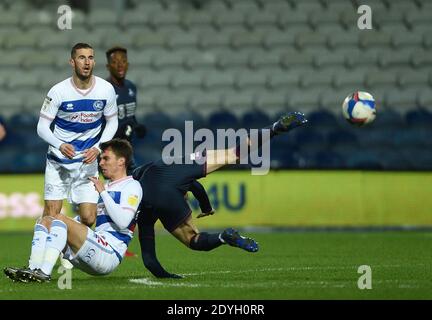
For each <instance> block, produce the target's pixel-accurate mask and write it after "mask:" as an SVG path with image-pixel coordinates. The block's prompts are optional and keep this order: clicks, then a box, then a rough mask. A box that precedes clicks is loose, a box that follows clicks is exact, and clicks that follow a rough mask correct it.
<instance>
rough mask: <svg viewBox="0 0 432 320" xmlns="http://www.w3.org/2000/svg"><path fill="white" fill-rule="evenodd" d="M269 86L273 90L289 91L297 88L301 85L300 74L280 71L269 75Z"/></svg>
mask: <svg viewBox="0 0 432 320" xmlns="http://www.w3.org/2000/svg"><path fill="white" fill-rule="evenodd" d="M267 77H268V80H267V85H268V87H269V88H271V89H289V88H296V87H297V86H298V85H299V84H300V74H299V73H295V72H290V71H289V70H287V71H284V70H279V72H271V73H269V74H268V75H267Z"/></svg>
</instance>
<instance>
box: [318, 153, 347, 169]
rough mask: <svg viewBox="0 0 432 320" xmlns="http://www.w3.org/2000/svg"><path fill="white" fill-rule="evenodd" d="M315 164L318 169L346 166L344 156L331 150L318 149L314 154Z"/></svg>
mask: <svg viewBox="0 0 432 320" xmlns="http://www.w3.org/2000/svg"><path fill="white" fill-rule="evenodd" d="M315 165H316V168H318V169H341V168H344V167H345V166H346V164H345V159H344V157H342V156H341V155H340V154H338V153H337V152H334V151H331V150H327V151H319V152H318V153H317V154H316V155H315Z"/></svg>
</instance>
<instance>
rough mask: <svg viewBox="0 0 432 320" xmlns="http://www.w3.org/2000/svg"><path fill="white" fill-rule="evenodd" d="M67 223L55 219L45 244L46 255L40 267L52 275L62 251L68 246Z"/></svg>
mask: <svg viewBox="0 0 432 320" xmlns="http://www.w3.org/2000/svg"><path fill="white" fill-rule="evenodd" d="M66 241H67V225H66V224H65V223H64V222H63V221H61V220H53V222H52V223H51V228H50V233H49V235H48V238H47V241H46V245H45V255H44V258H43V263H42V266H41V267H40V269H41V270H42V271H43V272H44V273H45V274H48V275H50V274H51V273H52V270H53V268H54V265H55V264H56V262H57V259H58V257H59V255H60V252H61V251H62V250H63V249H64V247H65V246H66Z"/></svg>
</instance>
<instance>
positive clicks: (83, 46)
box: [71, 42, 93, 58]
mask: <svg viewBox="0 0 432 320" xmlns="http://www.w3.org/2000/svg"><path fill="white" fill-rule="evenodd" d="M79 49H93V47H92V46H91V45H89V44H88V43H83V42H78V43H77V44H76V45H74V46H73V47H72V50H71V58H73V57H75V54H76V51H77V50H79Z"/></svg>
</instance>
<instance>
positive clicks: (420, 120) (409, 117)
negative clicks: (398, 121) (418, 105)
mask: <svg viewBox="0 0 432 320" xmlns="http://www.w3.org/2000/svg"><path fill="white" fill-rule="evenodd" d="M405 120H406V122H407V124H408V125H409V126H426V127H427V126H431V123H432V113H430V112H429V111H427V110H425V109H416V110H411V111H408V112H407V113H406V114H405Z"/></svg>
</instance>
